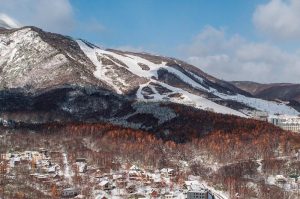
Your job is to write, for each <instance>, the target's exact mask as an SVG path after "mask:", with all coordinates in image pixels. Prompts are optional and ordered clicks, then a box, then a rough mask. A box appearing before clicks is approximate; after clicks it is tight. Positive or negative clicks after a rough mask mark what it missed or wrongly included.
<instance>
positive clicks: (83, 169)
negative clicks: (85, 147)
mask: <svg viewBox="0 0 300 199" xmlns="http://www.w3.org/2000/svg"><path fill="white" fill-rule="evenodd" d="M76 168H77V170H78V172H79V173H85V172H87V164H86V163H85V162H76Z"/></svg>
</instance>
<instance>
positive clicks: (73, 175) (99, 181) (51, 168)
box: [0, 148, 227, 199]
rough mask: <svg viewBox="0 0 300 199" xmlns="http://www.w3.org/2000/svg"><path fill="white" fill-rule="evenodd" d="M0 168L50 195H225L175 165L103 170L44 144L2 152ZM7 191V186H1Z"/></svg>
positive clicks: (182, 198)
mask: <svg viewBox="0 0 300 199" xmlns="http://www.w3.org/2000/svg"><path fill="white" fill-rule="evenodd" d="M0 169H1V170H0V171H1V172H0V173H1V176H0V180H1V181H2V182H3V181H4V180H6V182H10V181H13V180H21V181H22V183H24V184H26V186H29V187H31V188H32V189H37V190H38V191H39V192H41V193H42V194H43V195H44V197H49V198H96V199H105V198H107V199H108V198H115V199H117V198H120V199H121V198H132V199H136V198H165V199H172V198H178V199H186V198H187V199H196V198H197V199H213V198H218V199H225V198H227V197H226V195H224V194H223V193H222V192H219V191H216V190H214V189H213V188H211V189H210V188H209V186H207V185H205V184H204V183H201V182H200V180H199V178H198V177H196V176H189V177H188V179H183V178H182V176H181V175H180V171H177V170H176V169H172V168H162V169H160V170H152V169H150V168H148V169H147V168H145V169H142V168H140V167H138V166H137V165H129V164H126V165H122V166H121V168H119V169H117V170H112V169H110V170H105V171H104V170H103V169H101V168H94V167H93V166H92V165H89V163H88V162H87V160H86V159H85V158H82V157H80V158H72V157H68V154H66V153H62V152H57V151H48V150H46V149H44V148H40V149H38V150H34V151H23V152H16V151H14V152H9V153H6V154H1V157H0ZM1 181H0V182H1ZM0 184H1V183H0ZM0 191H1V189H0ZM7 191H9V188H5V190H3V189H2V192H7ZM20 194H21V195H22V193H20ZM23 194H24V195H25V193H23ZM0 196H1V192H0ZM20 198H22V197H20Z"/></svg>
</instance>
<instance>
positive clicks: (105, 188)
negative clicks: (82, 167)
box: [99, 180, 113, 191]
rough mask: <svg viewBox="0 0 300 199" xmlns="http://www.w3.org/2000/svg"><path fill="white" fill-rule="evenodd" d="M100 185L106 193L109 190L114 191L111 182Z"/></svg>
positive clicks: (103, 182)
mask: <svg viewBox="0 0 300 199" xmlns="http://www.w3.org/2000/svg"><path fill="white" fill-rule="evenodd" d="M99 185H100V187H101V189H102V190H104V191H109V190H112V189H113V187H112V185H111V183H110V182H109V181H107V180H103V181H101V182H100V183H99Z"/></svg>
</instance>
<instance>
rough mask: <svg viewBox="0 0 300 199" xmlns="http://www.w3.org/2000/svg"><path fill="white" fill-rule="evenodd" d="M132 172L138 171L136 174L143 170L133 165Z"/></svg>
mask: <svg viewBox="0 0 300 199" xmlns="http://www.w3.org/2000/svg"><path fill="white" fill-rule="evenodd" d="M129 170H130V171H136V172H141V171H142V170H141V169H140V168H139V167H138V166H136V165H132V166H131V167H130V168H129Z"/></svg>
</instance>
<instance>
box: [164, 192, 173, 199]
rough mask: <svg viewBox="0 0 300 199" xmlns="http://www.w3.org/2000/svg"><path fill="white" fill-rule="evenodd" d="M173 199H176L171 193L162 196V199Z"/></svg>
mask: <svg viewBox="0 0 300 199" xmlns="http://www.w3.org/2000/svg"><path fill="white" fill-rule="evenodd" d="M174 198H176V197H175V195H174V194H171V193H168V194H165V196H164V199H174Z"/></svg>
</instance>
